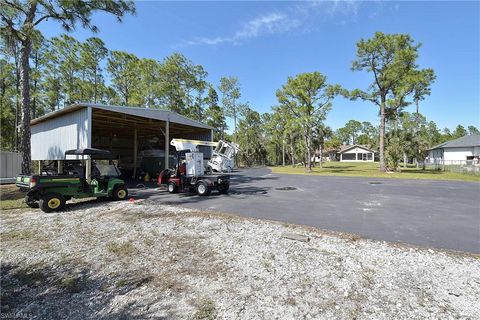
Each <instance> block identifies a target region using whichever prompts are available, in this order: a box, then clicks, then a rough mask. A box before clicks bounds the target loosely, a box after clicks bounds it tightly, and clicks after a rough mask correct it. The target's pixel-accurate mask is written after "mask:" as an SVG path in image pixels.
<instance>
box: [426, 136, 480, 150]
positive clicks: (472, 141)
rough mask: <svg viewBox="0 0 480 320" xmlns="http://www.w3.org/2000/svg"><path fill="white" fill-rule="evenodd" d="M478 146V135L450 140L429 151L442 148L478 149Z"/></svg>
mask: <svg viewBox="0 0 480 320" xmlns="http://www.w3.org/2000/svg"><path fill="white" fill-rule="evenodd" d="M478 146H480V135H479V134H469V135H466V136H463V137H461V138H458V139H455V140H450V141H447V142H444V143H441V144H439V145H436V146H435V147H433V148H430V149H429V150H434V149H443V148H466V147H478Z"/></svg>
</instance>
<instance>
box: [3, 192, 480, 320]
mask: <svg viewBox="0 0 480 320" xmlns="http://www.w3.org/2000/svg"><path fill="white" fill-rule="evenodd" d="M0 234H1V236H2V241H1V243H0V248H1V255H2V256H1V261H2V266H1V276H2V312H5V313H12V312H17V313H18V314H22V315H25V317H28V318H36V319H51V318H69V319H85V318H86V319H98V318H102V319H118V318H124V319H129V318H142V319H144V318H154V319H158V318H168V319H215V318H221V319H225V318H228V319H252V318H257V319H273V318H282V319H299V318H300V319H301V318H304V319H370V318H382V319H384V318H394V319H397V318H404V319H407V318H475V317H476V316H477V315H478V314H479V313H480V307H479V306H478V303H477V301H478V300H479V299H480V289H479V287H480V286H479V285H480V263H479V260H478V258H477V257H475V256H469V255H455V254H449V253H445V252H437V251H433V250H427V249H418V248H414V247H399V246H394V245H391V244H388V243H384V242H376V241H371V240H365V239H362V238H360V237H357V236H351V235H343V236H338V235H336V234H333V233H325V232H321V231H319V230H317V229H315V228H311V227H300V226H293V225H288V224H282V223H272V222H268V221H262V220H255V219H244V218H240V217H237V216H232V215H217V214H213V213H205V212H195V211H192V210H189V209H184V208H178V207H173V206H164V205H158V203H153V202H148V201H143V200H142V201H136V202H135V203H129V202H89V203H84V204H79V205H78V206H76V207H75V209H69V210H67V211H66V212H59V213H50V214H46V213H43V212H41V211H39V210H28V211H26V212H24V213H23V214H21V215H13V214H12V215H2V224H1V226H0ZM285 234H296V235H301V236H302V237H288V238H285ZM297 238H298V240H295V239H297ZM302 239H308V241H302ZM39 240H40V241H39ZM47 246H48V249H47Z"/></svg>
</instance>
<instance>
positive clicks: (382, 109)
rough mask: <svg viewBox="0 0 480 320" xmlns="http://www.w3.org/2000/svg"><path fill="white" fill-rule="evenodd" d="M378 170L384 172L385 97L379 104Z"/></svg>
mask: <svg viewBox="0 0 480 320" xmlns="http://www.w3.org/2000/svg"><path fill="white" fill-rule="evenodd" d="M379 145H380V171H382V172H385V171H387V170H386V167H385V97H382V102H381V105H380V141H379Z"/></svg>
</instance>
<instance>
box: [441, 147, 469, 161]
mask: <svg viewBox="0 0 480 320" xmlns="http://www.w3.org/2000/svg"><path fill="white" fill-rule="evenodd" d="M467 156H473V147H470V148H445V149H444V154H443V160H445V161H452V160H456V161H458V160H463V161H465V160H467Z"/></svg>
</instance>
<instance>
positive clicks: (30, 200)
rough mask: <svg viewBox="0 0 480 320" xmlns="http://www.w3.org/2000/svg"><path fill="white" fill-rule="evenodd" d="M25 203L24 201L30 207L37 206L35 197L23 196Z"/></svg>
mask: <svg viewBox="0 0 480 320" xmlns="http://www.w3.org/2000/svg"><path fill="white" fill-rule="evenodd" d="M25 203H26V204H27V206H29V207H30V208H38V202H37V200H35V199H34V198H32V197H29V196H25Z"/></svg>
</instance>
